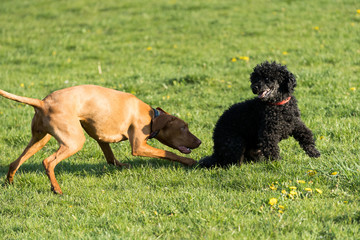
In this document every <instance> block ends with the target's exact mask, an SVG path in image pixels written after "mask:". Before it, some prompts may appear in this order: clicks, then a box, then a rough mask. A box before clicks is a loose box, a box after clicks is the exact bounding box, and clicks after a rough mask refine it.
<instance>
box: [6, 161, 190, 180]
mask: <svg viewBox="0 0 360 240" xmlns="http://www.w3.org/2000/svg"><path fill="white" fill-rule="evenodd" d="M119 161H120V160H119ZM121 162H122V163H126V164H129V165H130V169H134V170H136V169H141V168H152V169H160V168H174V167H175V168H184V169H187V170H192V169H194V168H192V167H187V166H184V165H182V164H180V163H177V162H171V161H167V160H162V159H155V158H154V159H146V158H134V159H128V160H126V161H121ZM9 165H10V163H9V164H8V165H4V164H2V165H0V175H1V177H5V176H6V174H7V172H8V170H9ZM123 169H125V168H123V167H117V166H114V165H110V164H108V163H107V162H106V161H105V160H104V162H99V163H79V162H77V161H66V160H64V161H62V162H60V163H59V164H58V165H57V166H56V168H55V174H63V173H65V174H66V173H71V174H74V175H79V176H81V175H84V176H86V175H93V176H102V175H104V174H108V173H111V172H113V171H122V170H123ZM18 172H20V173H34V172H35V173H36V172H38V173H41V172H43V173H45V169H44V167H43V165H42V163H41V162H26V163H24V164H23V165H21V167H20V168H19V170H18ZM15 177H16V175H15Z"/></svg>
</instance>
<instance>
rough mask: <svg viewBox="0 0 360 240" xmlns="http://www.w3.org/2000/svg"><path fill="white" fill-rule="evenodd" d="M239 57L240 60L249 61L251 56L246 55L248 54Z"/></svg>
mask: <svg viewBox="0 0 360 240" xmlns="http://www.w3.org/2000/svg"><path fill="white" fill-rule="evenodd" d="M239 59H240V60H244V61H247V62H248V61H249V60H250V58H249V57H246V56H241V57H239Z"/></svg>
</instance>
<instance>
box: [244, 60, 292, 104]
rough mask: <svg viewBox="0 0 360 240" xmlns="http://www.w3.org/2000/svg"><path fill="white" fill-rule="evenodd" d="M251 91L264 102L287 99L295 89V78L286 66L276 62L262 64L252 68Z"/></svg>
mask: <svg viewBox="0 0 360 240" xmlns="http://www.w3.org/2000/svg"><path fill="white" fill-rule="evenodd" d="M250 81H251V90H252V92H253V93H254V94H256V95H258V97H259V99H260V100H262V101H264V102H279V101H283V100H284V99H287V98H288V97H289V96H290V95H291V94H292V93H293V92H294V88H295V87H296V79H295V76H294V75H293V74H292V73H291V72H289V71H288V70H287V68H286V66H282V65H281V64H278V63H276V62H271V63H270V62H267V61H266V62H263V63H261V64H259V65H257V66H256V67H255V68H254V71H253V72H252V73H251V76H250Z"/></svg>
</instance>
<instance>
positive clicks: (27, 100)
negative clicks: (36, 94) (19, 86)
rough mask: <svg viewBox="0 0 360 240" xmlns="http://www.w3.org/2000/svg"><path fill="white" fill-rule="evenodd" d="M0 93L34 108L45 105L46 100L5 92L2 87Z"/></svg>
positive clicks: (40, 107)
mask: <svg viewBox="0 0 360 240" xmlns="http://www.w3.org/2000/svg"><path fill="white" fill-rule="evenodd" d="M0 95H1V96H3V97H5V98H8V99H11V100H14V101H17V102H21V103H25V104H27V105H30V106H33V107H34V108H38V109H42V108H43V106H44V102H43V101H41V100H40V99H36V98H28V97H22V96H17V95H15V94H11V93H8V92H5V91H4V90H1V89H0Z"/></svg>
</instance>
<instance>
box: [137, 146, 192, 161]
mask: <svg viewBox="0 0 360 240" xmlns="http://www.w3.org/2000/svg"><path fill="white" fill-rule="evenodd" d="M131 147H132V155H133V156H142V157H153V158H163V159H168V160H171V161H176V162H179V163H182V164H184V165H187V166H192V165H194V164H195V163H196V161H195V160H194V159H192V158H186V157H181V156H178V155H176V154H175V153H172V152H168V151H165V150H161V149H157V148H154V147H152V146H150V145H148V144H146V143H145V144H142V145H140V146H134V145H132V146H131Z"/></svg>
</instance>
